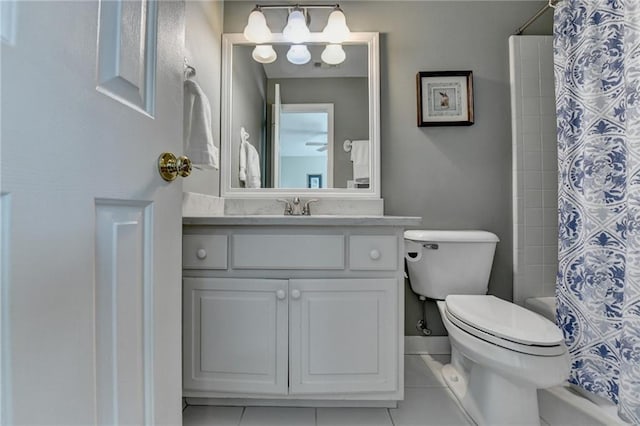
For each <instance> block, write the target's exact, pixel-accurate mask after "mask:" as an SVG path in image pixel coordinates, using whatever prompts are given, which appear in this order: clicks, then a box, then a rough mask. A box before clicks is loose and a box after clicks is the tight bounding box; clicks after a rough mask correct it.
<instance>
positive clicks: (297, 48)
mask: <svg viewBox="0 0 640 426" xmlns="http://www.w3.org/2000/svg"><path fill="white" fill-rule="evenodd" d="M287 59H288V60H289V62H291V63H292V64H295V65H304V64H306V63H307V62H309V61H310V60H311V53H310V52H309V49H307V46H306V45H304V44H294V45H292V46H291V47H290V48H289V51H288V52H287Z"/></svg>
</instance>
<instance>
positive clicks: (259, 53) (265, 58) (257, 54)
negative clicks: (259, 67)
mask: <svg viewBox="0 0 640 426" xmlns="http://www.w3.org/2000/svg"><path fill="white" fill-rule="evenodd" d="M251 56H252V57H253V60H254V61H256V62H260V63H261V64H270V63H271V62H274V61H275V60H276V59H277V58H278V55H277V54H276V51H275V50H273V46H272V45H270V44H259V45H257V46H256V48H255V49H253V53H251Z"/></svg>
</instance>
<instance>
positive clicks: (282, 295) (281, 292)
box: [276, 290, 287, 300]
mask: <svg viewBox="0 0 640 426" xmlns="http://www.w3.org/2000/svg"><path fill="white" fill-rule="evenodd" d="M276 297H277V298H278V299H279V300H284V298H285V297H287V293H285V292H284V290H278V291H276Z"/></svg>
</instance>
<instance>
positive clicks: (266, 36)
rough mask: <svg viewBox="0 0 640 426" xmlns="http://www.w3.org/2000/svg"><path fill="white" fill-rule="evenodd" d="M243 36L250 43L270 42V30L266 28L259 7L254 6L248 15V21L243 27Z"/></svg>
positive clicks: (265, 22)
mask: <svg viewBox="0 0 640 426" xmlns="http://www.w3.org/2000/svg"><path fill="white" fill-rule="evenodd" d="M243 34H244V37H245V38H246V39H247V40H249V41H250V42H252V43H258V44H262V43H268V42H269V41H271V30H270V29H269V27H268V26H267V19H266V18H265V16H264V13H262V8H261V7H260V6H256V7H255V8H254V9H253V10H252V11H251V13H250V14H249V21H248V22H247V26H246V27H244V32H243Z"/></svg>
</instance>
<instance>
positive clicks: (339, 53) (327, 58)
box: [321, 44, 347, 65]
mask: <svg viewBox="0 0 640 426" xmlns="http://www.w3.org/2000/svg"><path fill="white" fill-rule="evenodd" d="M321 58H322V61H323V62H325V63H327V64H329V65H338V64H341V63H343V62H344V60H345V59H346V58H347V55H346V54H345V53H344V50H343V49H342V46H340V45H339V44H328V45H327V47H325V48H324V50H323V51H322V55H321Z"/></svg>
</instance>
